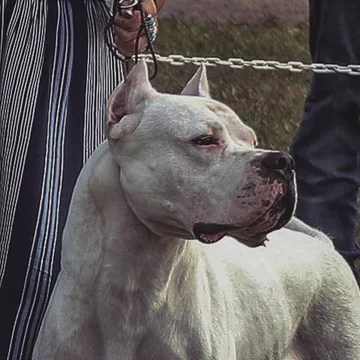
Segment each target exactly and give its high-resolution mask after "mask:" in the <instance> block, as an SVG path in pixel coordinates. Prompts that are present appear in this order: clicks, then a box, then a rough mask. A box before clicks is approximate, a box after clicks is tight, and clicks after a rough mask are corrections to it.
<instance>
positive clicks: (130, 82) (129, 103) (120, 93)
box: [107, 60, 156, 140]
mask: <svg viewBox="0 0 360 360" xmlns="http://www.w3.org/2000/svg"><path fill="white" fill-rule="evenodd" d="M155 94H156V90H155V89H154V88H153V87H152V86H151V84H150V81H149V78H148V69H147V65H146V62H145V60H141V61H139V63H137V64H136V65H135V66H134V67H133V68H132V69H131V71H130V73H129V75H128V76H127V77H126V79H125V81H124V82H123V83H121V84H120V85H119V86H118V87H117V88H116V89H115V90H114V92H113V94H112V95H111V97H110V100H109V103H108V113H107V119H108V121H107V134H108V137H109V138H111V139H114V140H116V139H119V138H120V137H121V136H122V135H124V134H130V133H132V132H133V131H135V130H136V128H137V127H138V126H139V124H140V121H141V118H142V112H143V110H144V108H145V106H146V101H147V100H148V99H149V98H150V97H152V96H154V95H155Z"/></svg>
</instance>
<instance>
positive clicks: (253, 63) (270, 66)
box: [139, 54, 360, 76]
mask: <svg viewBox="0 0 360 360" xmlns="http://www.w3.org/2000/svg"><path fill="white" fill-rule="evenodd" d="M139 58H140V59H141V58H143V59H145V61H147V62H153V59H152V56H151V55H150V54H141V55H139ZM156 59H157V61H158V62H163V63H167V64H170V65H173V66H183V65H185V64H194V65H197V66H199V65H201V64H204V65H206V66H229V67H230V68H233V69H243V68H253V69H257V70H288V71H290V72H296V73H298V72H302V71H304V70H312V71H313V72H315V73H320V74H335V73H341V74H348V75H354V76H358V75H360V65H347V66H340V65H337V64H321V63H313V64H304V63H302V62H301V61H288V62H280V61H273V60H250V61H249V60H243V59H241V58H230V59H228V60H222V59H220V58H217V57H196V56H193V57H186V56H183V55H169V56H162V55H159V54H156Z"/></svg>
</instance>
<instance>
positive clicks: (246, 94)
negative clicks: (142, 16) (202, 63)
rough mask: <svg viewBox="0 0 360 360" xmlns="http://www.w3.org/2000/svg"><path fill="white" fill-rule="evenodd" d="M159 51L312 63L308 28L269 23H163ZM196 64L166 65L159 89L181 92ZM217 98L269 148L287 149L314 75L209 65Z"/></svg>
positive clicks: (215, 97)
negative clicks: (293, 27) (232, 110)
mask: <svg viewBox="0 0 360 360" xmlns="http://www.w3.org/2000/svg"><path fill="white" fill-rule="evenodd" d="M156 52H157V53H160V54H164V55H168V54H181V55H185V56H216V57H220V58H221V59H228V58H230V57H240V58H243V59H245V60H252V59H263V60H279V61H290V60H299V61H303V62H309V61H310V60H309V54H308V50H307V29H306V28H300V29H298V28H295V29H290V28H283V27H282V28H281V27H278V26H272V25H269V24H263V25H246V24H243V25H237V24H233V23H226V24H224V23H222V24H220V23H210V22H198V21H196V22H195V21H191V22H183V21H182V22H181V21H177V20H174V19H172V20H168V19H163V20H162V22H161V31H160V35H159V38H158V41H157V43H156ZM196 69H197V67H196V66H195V65H184V66H179V67H175V66H171V65H168V64H164V63H161V64H160V69H159V75H158V77H157V78H156V79H155V81H154V82H153V83H154V86H155V87H156V88H157V89H158V90H160V91H165V92H170V93H178V92H180V91H181V89H182V87H183V86H184V85H185V84H186V82H187V81H188V80H189V79H190V78H191V76H192V75H193V73H194V72H195V71H196ZM208 77H209V82H210V89H211V94H212V97H213V98H214V99H216V100H219V101H222V102H224V103H225V104H227V105H229V106H230V107H231V108H232V109H234V110H235V111H236V112H237V114H238V115H239V116H240V117H241V118H242V119H243V120H244V121H245V122H246V123H247V124H248V125H250V126H252V127H253V128H254V130H255V131H256V133H257V135H258V137H259V140H260V145H261V146H262V147H264V148H271V149H287V148H288V146H289V144H290V141H291V138H292V137H293V134H294V132H295V130H296V128H297V126H298V124H299V122H300V120H301V117H302V111H303V104H304V100H305V96H306V93H307V90H308V87H309V83H310V78H311V74H310V73H309V72H306V73H305V72H304V73H290V72H289V71H284V70H274V71H268V70H266V71H265V70H254V69H249V68H246V69H241V70H240V69H231V68H229V67H223V66H221V67H220V66H218V67H211V68H210V67H208Z"/></svg>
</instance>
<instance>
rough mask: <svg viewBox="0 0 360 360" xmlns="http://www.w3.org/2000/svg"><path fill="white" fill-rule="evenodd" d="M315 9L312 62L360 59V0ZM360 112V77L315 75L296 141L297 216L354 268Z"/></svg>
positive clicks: (322, 2)
mask: <svg viewBox="0 0 360 360" xmlns="http://www.w3.org/2000/svg"><path fill="white" fill-rule="evenodd" d="M309 9H310V17H309V23H310V53H311V57H312V61H313V62H321V63H330V64H334V63H335V64H340V65H348V64H360V26H359V23H360V0H309ZM359 115H360V76H350V75H343V74H336V75H334V74H313V78H312V84H311V90H310V92H309V94H308V97H307V100H306V103H305V111H304V119H303V121H302V123H301V125H300V128H299V129H298V132H297V134H296V136H295V138H294V141H293V144H292V146H291V153H292V155H293V157H294V159H295V163H296V169H297V182H298V192H299V202H298V207H297V213H296V215H297V216H298V217H299V218H300V219H301V220H303V221H304V222H306V223H308V224H309V225H311V226H313V227H316V228H318V229H320V230H322V231H323V232H324V233H326V234H327V235H329V236H330V237H331V238H332V240H333V242H334V245H335V247H336V249H337V250H338V251H339V252H340V253H341V254H342V255H343V256H344V257H345V259H346V260H347V261H348V262H349V264H350V266H352V267H353V262H354V260H355V258H356V257H357V256H359V255H360V250H359V248H358V246H357V245H356V228H357V193H358V186H359V184H360V165H359V157H360V117H359ZM353 268H354V267H353Z"/></svg>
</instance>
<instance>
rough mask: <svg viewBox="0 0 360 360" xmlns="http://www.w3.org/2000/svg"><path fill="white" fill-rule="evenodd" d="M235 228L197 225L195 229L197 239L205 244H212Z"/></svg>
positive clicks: (217, 225)
mask: <svg viewBox="0 0 360 360" xmlns="http://www.w3.org/2000/svg"><path fill="white" fill-rule="evenodd" d="M234 228H235V227H234V226H230V225H220V224H206V223H197V224H195V225H194V227H193V233H194V235H195V237H196V238H197V239H198V240H199V241H201V242H202V243H204V244H212V243H215V242H217V241H219V240H221V239H222V238H223V237H224V236H226V235H228V234H229V232H230V231H231V230H234Z"/></svg>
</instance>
